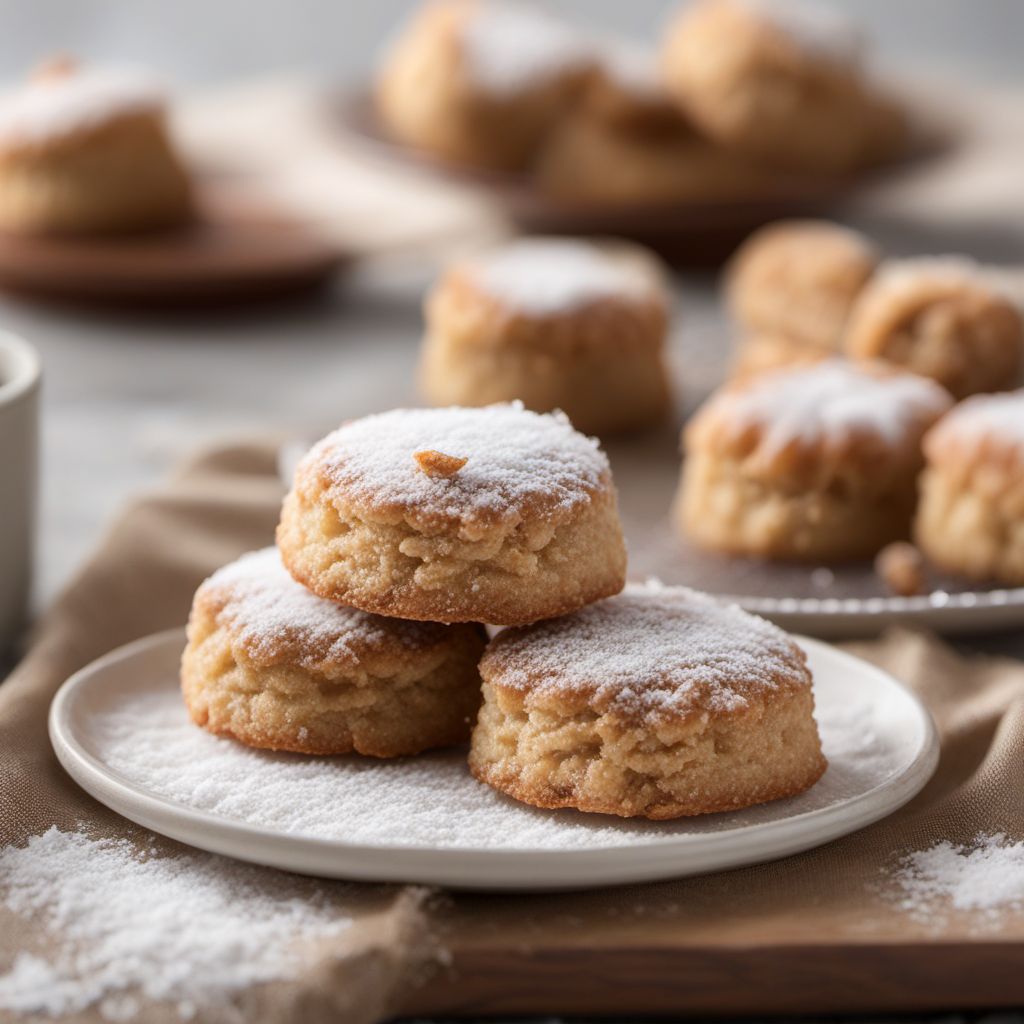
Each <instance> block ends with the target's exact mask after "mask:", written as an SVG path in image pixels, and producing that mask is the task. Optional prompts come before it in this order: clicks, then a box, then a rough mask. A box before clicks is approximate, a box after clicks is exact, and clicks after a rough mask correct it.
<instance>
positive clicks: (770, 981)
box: [398, 936, 1024, 1017]
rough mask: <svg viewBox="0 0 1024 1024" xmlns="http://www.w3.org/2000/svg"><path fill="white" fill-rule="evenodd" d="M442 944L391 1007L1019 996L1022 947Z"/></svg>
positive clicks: (479, 1009) (1015, 999) (813, 1005)
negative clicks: (430, 969)
mask: <svg viewBox="0 0 1024 1024" xmlns="http://www.w3.org/2000/svg"><path fill="white" fill-rule="evenodd" d="M822 938H823V940H825V938H826V937H825V936H823V937H822ZM450 948H451V951H452V960H451V963H450V964H449V965H447V966H446V967H445V968H444V969H442V970H440V971H438V972H437V973H436V974H434V975H433V976H432V977H431V978H430V979H429V980H427V981H426V982H425V983H424V984H422V985H421V986H419V987H418V988H415V989H412V990H410V991H409V992H408V993H407V994H406V998H405V1000H404V1002H403V1003H402V1004H401V1006H400V1007H399V1008H398V1012H399V1013H400V1014H402V1015H410V1016H440V1017H444V1016H451V1017H486V1016H491V1015H495V1016H497V1015H511V1014H523V1015H526V1014H540V1015H552V1014H566V1015H572V1014H587V1015H635V1014H682V1013H686V1014H706V1015H709V1016H730V1015H735V1016H740V1015H748V1014H749V1015H780V1014H850V1013H892V1012H899V1011H914V1012H927V1011H949V1010H951V1009H957V1010H967V1009H990V1008H997V1007H1011V1006H1020V1005H1022V1004H1024V972H1022V971H1021V969H1020V965H1021V963H1022V962H1024V945H1022V944H1020V943H1012V942H984V941H979V942H971V943H963V942H954V943H942V942H934V943H914V944H906V945H903V944H898V945H897V944H882V945H872V944H856V945H849V944H836V945H830V944H828V943H827V942H825V941H823V943H822V944H821V945H813V946H807V945H794V946H775V945H772V946H756V945H751V946H721V947H693V946H687V945H685V944H682V943H680V944H679V945H678V946H664V945H659V946H644V945H642V944H639V943H624V944H623V945H621V946H619V947H614V948H608V947H605V946H602V947H593V948H588V947H587V946H586V945H574V946H573V947H572V948H564V947H559V946H557V945H538V946H537V947H535V948H522V947H521V946H520V947H504V948H503V947H501V946H494V947H487V948H483V949H481V948H475V949H474V948H462V947H460V946H459V945H458V944H457V943H455V944H454V945H453V946H452V947H450Z"/></svg>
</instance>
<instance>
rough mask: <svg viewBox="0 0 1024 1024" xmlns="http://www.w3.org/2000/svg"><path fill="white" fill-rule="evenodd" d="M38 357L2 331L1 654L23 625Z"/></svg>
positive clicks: (35, 459) (35, 461)
mask: <svg viewBox="0 0 1024 1024" xmlns="http://www.w3.org/2000/svg"><path fill="white" fill-rule="evenodd" d="M40 376H41V369H40V364H39V356H38V355H37V354H36V351H35V349H34V348H32V346H31V345H29V344H28V342H26V341H22V339H21V338H18V337H16V336H15V335H13V334H8V333H7V332H5V331H0V655H3V654H6V653H7V652H8V651H9V650H10V648H11V645H12V644H13V642H14V640H15V638H16V637H17V636H18V634H19V632H20V631H21V628H22V627H23V626H24V624H25V620H26V617H27V612H28V600H29V590H30V587H31V582H32V561H33V557H32V556H33V545H34V540H35V518H36V494H37V490H38V475H39V382H40Z"/></svg>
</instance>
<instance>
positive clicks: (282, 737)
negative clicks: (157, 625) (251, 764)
mask: <svg viewBox="0 0 1024 1024" xmlns="http://www.w3.org/2000/svg"><path fill="white" fill-rule="evenodd" d="M277 540H278V548H277V549H268V550H266V551H262V552H257V553H254V554H251V555H248V556H245V557H244V558H242V559H241V560H239V561H238V562H236V563H234V564H232V565H230V566H227V567H225V568H224V569H222V570H220V571H219V572H218V573H215V574H214V575H213V576H212V577H211V578H210V579H209V580H207V581H206V582H205V583H204V584H203V585H202V586H201V587H200V588H199V591H198V593H197V594H196V598H195V602H194V605H193V610H192V615H191V618H190V622H189V638H188V647H187V649H186V651H185V654H184V658H183V662H182V685H183V690H184V695H185V701H186V704H187V706H188V708H189V712H190V714H191V716H192V718H193V720H194V721H195V722H196V723H197V724H199V725H201V726H203V727H205V728H207V729H209V730H210V731H211V732H214V733H216V734H219V735H224V736H230V737H233V738H234V739H237V740H239V741H241V742H244V743H247V744H250V745H252V746H258V747H265V748H269V749H274V750H288V751H296V752H301V753H311V754H342V753H350V752H352V751H356V752H359V753H364V754H372V755H375V756H379V757H393V756H398V755H403V754H414V753H419V752H420V751H424V750H427V749H430V748H432V747H439V746H448V745H452V744H456V743H459V742H462V741H464V740H466V739H467V738H469V737H470V734H471V733H472V746H471V752H470V757H469V764H470V768H471V770H472V771H473V773H474V774H475V775H476V776H477V777H478V778H479V779H481V780H482V781H484V782H487V783H488V784H490V785H492V786H493V787H495V788H496V789H498V790H501V791H502V792H505V793H507V794H509V795H511V796H514V797H516V798H518V799H520V800H524V801H526V802H528V803H532V804H536V805H538V806H542V807H576V808H579V809H582V810H592V811H601V812H607V813H613V814H620V815H645V816H647V817H653V818H668V817H675V816H678V815H683V814H698V813H704V812H707V811H715V810H723V809H726V808H736V807H742V806H747V805H748V804H751V803H757V802H760V801H762V800H769V799H774V798H776V797H780V796H784V795H789V794H791V793H795V792H799V791H801V790H803V789H806V788H807V787H808V786H810V785H812V784H813V783H814V782H815V781H816V780H817V778H818V777H819V776H820V775H821V773H822V771H824V767H825V762H824V759H823V757H822V754H821V746H820V742H819V739H818V734H817V729H816V726H815V724H814V719H813V715H812V711H813V698H812V695H811V677H810V673H809V671H808V669H807V666H806V662H805V659H804V656H803V653H802V652H801V651H800V649H799V648H798V647H797V646H796V644H794V643H793V642H792V641H791V640H790V639H789V638H788V637H786V636H785V634H783V633H782V632H781V631H779V630H777V629H776V628H775V627H773V626H770V625H769V624H767V623H765V622H762V621H761V620H758V619H754V618H752V617H751V616H748V615H745V614H744V613H742V612H740V611H738V610H736V609H726V608H722V607H720V606H719V605H717V604H715V603H714V602H712V601H711V600H710V599H707V598H704V597H702V596H701V595H698V594H694V593H692V592H690V591H687V590H684V589H681V588H674V589H672V588H660V587H657V586H654V585H648V586H645V587H629V588H627V589H626V591H625V592H624V593H620V591H622V590H623V585H624V582H625V571H626V554H625V547H624V544H623V539H622V530H621V526H620V523H619V518H618V510H617V500H616V493H615V488H614V485H613V482H612V478H611V472H610V468H609V465H608V461H607V458H606V456H605V455H604V453H603V452H602V451H601V449H600V448H599V446H598V444H597V442H596V441H594V440H593V439H591V438H587V437H585V436H584V435H582V434H580V433H578V432H576V431H575V430H574V429H573V428H572V427H571V426H570V424H569V422H568V420H567V419H566V417H565V416H564V415H562V414H554V415H539V414H537V413H533V412H529V411H527V410H525V409H524V408H523V407H522V405H520V404H518V403H515V404H511V405H493V406H488V407H485V408H480V409H468V408H459V407H451V408H446V409H434V410H427V409H419V410H395V411H392V412H388V413H383V414H380V415H376V416H369V417H367V418H365V419H362V420H357V421H354V422H351V423H348V424H346V425H344V426H343V427H341V428H340V429H339V430H337V431H335V432H334V433H333V434H330V435H328V436H327V437H326V438H324V439H323V440H322V441H321V442H319V443H318V444H317V445H316V446H314V448H313V449H312V450H311V451H310V452H309V453H308V454H307V455H306V456H305V458H304V459H303V460H302V462H301V463H300V464H299V466H298V468H297V471H296V474H295V480H294V486H293V488H292V490H291V492H290V493H289V495H288V497H287V498H286V500H285V503H284V507H283V511H282V516H281V523H280V526H279V528H278V535H277ZM616 595H617V596H616ZM485 622H486V623H490V624H492V625H494V624H500V625H512V626H514V627H515V628H513V629H509V630H506V631H504V632H501V633H499V634H498V635H497V637H496V638H495V639H494V640H492V641H491V642H490V644H487V641H486V633H485V631H484V628H483V626H482V625H479V624H480V623H485ZM485 645H486V646H485ZM481 702H482V704H483V707H482V709H481V710H480V713H479V717H478V718H477V719H476V724H475V728H474V715H475V713H476V711H477V709H478V708H479V707H480V705H481Z"/></svg>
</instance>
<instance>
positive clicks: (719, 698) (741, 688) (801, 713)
mask: <svg viewBox="0 0 1024 1024" xmlns="http://www.w3.org/2000/svg"><path fill="white" fill-rule="evenodd" d="M480 672H481V675H482V677H483V681H484V686H483V692H484V703H483V706H482V707H481V709H480V715H479V717H478V719H477V724H476V727H475V729H474V730H473V739H472V745H471V748H470V755H469V766H470V770H471V771H472V772H473V774H474V775H475V776H476V778H478V779H479V780H480V781H482V782H485V783H487V784H488V785H490V786H493V787H494V788H495V789H497V790H500V791H501V792H502V793H506V794H507V795H508V796H511V797H514V798H515V799H516V800H521V801H523V802H524V803H528V804H533V805H534V806H536V807H550V808H556V807H574V808H576V809H577V810H581V811H592V812H597V813H601V814H616V815H620V816H622V817H645V818H655V819H659V818H677V817H681V816H684V815H695V814H708V813H712V812H715V811H726V810H736V809H738V808H741V807H748V806H750V805H751V804H758V803H763V802H765V801H768V800H776V799H779V798H780V797H785V796H792V795H794V794H796V793H800V792H803V790H805V789H808V788H809V787H810V786H812V785H814V783H815V782H817V781H818V779H819V778H820V777H821V775H822V773H823V772H824V771H825V767H826V761H825V758H824V756H823V754H822V751H821V742H820V740H819V737H818V729H817V726H816V724H815V721H814V716H813V712H814V697H813V694H812V690H811V673H810V671H809V669H808V667H807V662H806V659H805V657H804V653H803V651H802V650H801V649H800V648H799V647H798V646H797V645H796V644H795V643H794V642H793V641H792V640H791V639H790V638H789V637H788V636H787V635H786V634H785V633H783V632H782V631H781V630H780V629H778V628H777V627H775V626H773V625H771V624H770V623H768V622H765V621H764V620H763V619H759V618H756V617H755V616H752V615H748V614H746V613H745V612H743V611H741V610H740V609H739V608H736V607H727V606H724V605H721V604H719V603H718V602H716V601H714V600H712V599H711V598H709V597H708V596H707V595H704V594H699V593H697V592H695V591H692V590H688V589H686V588H684V587H662V586H660V585H658V584H647V585H644V586H637V585H633V584H631V585H629V586H627V587H626V589H625V591H624V592H623V593H622V594H620V595H619V596H618V597H613V598H610V599H609V600H607V601H600V602H598V603H597V604H593V605H590V606H589V607H588V608H584V609H582V610H581V611H578V612H576V613H574V614H572V615H567V616H565V617H564V618H560V619H553V620H551V621H549V622H541V623H537V624H536V625H533V626H526V627H524V628H520V629H509V630H504V631H503V632H501V633H499V634H498V636H497V637H495V639H493V640H492V641H491V642H490V644H488V647H487V651H486V652H485V654H484V657H483V660H482V661H481V663H480Z"/></svg>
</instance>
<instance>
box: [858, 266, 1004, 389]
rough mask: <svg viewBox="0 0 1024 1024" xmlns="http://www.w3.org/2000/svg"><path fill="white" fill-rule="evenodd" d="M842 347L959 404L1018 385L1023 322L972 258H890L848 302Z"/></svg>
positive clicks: (859, 357)
mask: <svg viewBox="0 0 1024 1024" xmlns="http://www.w3.org/2000/svg"><path fill="white" fill-rule="evenodd" d="M844 347H845V350H846V354H847V355H849V356H850V357H851V358H853V359H884V360H885V361H886V362H890V363H895V364H896V365H898V366H902V367H905V368H906V369H908V370H912V371H913V372H914V373H920V374H922V375H923V376H925V377H931V378H932V379H933V380H936V381H938V382H939V383H940V384H941V385H942V386H943V387H944V388H946V389H947V390H948V391H949V392H950V393H951V394H952V395H953V397H954V398H966V397H967V396H968V395H973V394H979V393H983V392H987V391H1004V390H1006V389H1008V388H1012V387H1014V386H1015V385H1016V384H1019V383H1020V377H1021V371H1022V369H1024V319H1022V317H1021V313H1020V310H1019V309H1018V308H1017V306H1016V305H1015V304H1014V302H1012V301H1011V300H1010V299H1009V298H1008V297H1007V296H1005V295H1003V294H1002V293H1001V292H1000V291H999V289H998V288H997V287H994V286H993V285H992V284H991V283H989V281H988V279H987V277H986V275H985V272H984V271H983V270H982V268H981V267H980V266H978V264H976V263H974V262H973V261H972V260H969V259H965V258H962V257H949V256H947V257H928V258H918V259H909V260H893V261H891V262H889V263H887V264H884V265H883V267H882V269H881V270H880V271H879V272H878V274H877V275H876V276H875V278H874V279H873V280H872V281H871V283H870V285H869V286H868V287H866V288H865V289H864V291H863V292H862V293H861V295H860V296H859V297H858V299H857V302H856V303H855V304H854V306H853V309H852V311H851V313H850V319H849V321H848V323H847V327H846V335H845V340H844Z"/></svg>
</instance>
